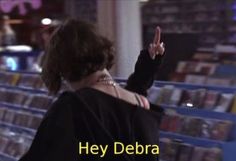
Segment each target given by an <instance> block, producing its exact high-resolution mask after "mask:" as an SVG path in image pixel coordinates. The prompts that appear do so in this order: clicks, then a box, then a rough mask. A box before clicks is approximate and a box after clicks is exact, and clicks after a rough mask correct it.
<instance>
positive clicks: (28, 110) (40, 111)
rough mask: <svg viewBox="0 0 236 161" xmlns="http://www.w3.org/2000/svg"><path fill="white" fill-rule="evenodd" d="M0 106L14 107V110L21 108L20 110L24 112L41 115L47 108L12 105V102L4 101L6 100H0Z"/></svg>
mask: <svg viewBox="0 0 236 161" xmlns="http://www.w3.org/2000/svg"><path fill="white" fill-rule="evenodd" d="M0 106H2V107H8V108H10V109H14V110H22V111H25V112H30V113H34V114H40V115H42V116H43V115H44V114H45V113H46V112H47V110H42V109H36V108H31V107H28V108H26V107H24V106H21V105H14V104H10V103H6V102H0Z"/></svg>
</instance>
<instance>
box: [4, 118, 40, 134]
mask: <svg viewBox="0 0 236 161" xmlns="http://www.w3.org/2000/svg"><path fill="white" fill-rule="evenodd" d="M0 126H4V127H8V128H10V129H13V130H16V131H21V132H24V133H27V134H30V135H32V136H33V135H35V133H36V130H34V129H31V128H27V127H23V126H18V125H14V124H11V123H6V122H2V121H0Z"/></svg>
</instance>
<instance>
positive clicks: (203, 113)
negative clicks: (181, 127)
mask: <svg viewBox="0 0 236 161" xmlns="http://www.w3.org/2000/svg"><path fill="white" fill-rule="evenodd" d="M160 106H161V107H162V108H164V109H173V110H175V111H177V112H178V113H179V114H183V115H191V116H196V117H207V118H212V119H220V120H229V121H233V122H234V123H236V115H235V114H232V113H227V112H216V111H212V110H205V109H198V108H189V107H182V106H174V105H165V104H160Z"/></svg>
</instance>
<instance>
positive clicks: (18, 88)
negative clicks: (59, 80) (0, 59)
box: [0, 84, 48, 94]
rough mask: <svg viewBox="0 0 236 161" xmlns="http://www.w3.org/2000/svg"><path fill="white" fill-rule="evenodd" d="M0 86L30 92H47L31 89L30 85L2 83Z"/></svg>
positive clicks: (45, 92)
mask: <svg viewBox="0 0 236 161" xmlns="http://www.w3.org/2000/svg"><path fill="white" fill-rule="evenodd" d="M0 88H7V89H13V90H21V91H25V92H30V93H37V94H47V93H48V92H47V91H46V90H40V89H33V88H30V87H20V86H11V85H4V84H0Z"/></svg>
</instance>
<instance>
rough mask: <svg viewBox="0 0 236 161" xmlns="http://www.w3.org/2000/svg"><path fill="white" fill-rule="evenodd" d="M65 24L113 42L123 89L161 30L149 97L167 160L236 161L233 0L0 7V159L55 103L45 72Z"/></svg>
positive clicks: (8, 1) (44, 0) (24, 145)
mask: <svg viewBox="0 0 236 161" xmlns="http://www.w3.org/2000/svg"><path fill="white" fill-rule="evenodd" d="M67 18H75V19H82V20H86V21H89V22H91V23H93V24H95V25H96V27H97V29H98V30H99V32H100V33H101V34H102V35H104V36H105V37H107V38H109V39H110V40H111V41H112V42H113V43H114V47H115V48H116V55H115V57H116V59H115V65H114V67H113V68H112V69H111V73H112V75H113V76H114V77H115V78H116V80H117V82H119V83H120V84H121V85H122V84H125V82H126V79H127V78H128V76H129V75H130V74H131V73H132V72H133V70H134V65H135V62H136V60H137V57H138V55H139V52H140V50H142V49H147V47H148V45H149V43H151V42H152V41H153V37H154V31H155V27H156V26H160V27H161V29H162V35H161V41H163V42H164V43H165V48H166V51H165V57H164V59H163V62H162V65H161V66H160V67H159V68H158V69H156V70H157V73H158V74H157V75H156V76H155V79H156V81H155V82H154V85H153V87H152V88H151V89H150V90H149V95H148V99H149V100H150V101H151V102H152V103H154V104H158V105H160V106H161V107H162V108H164V109H165V113H166V114H165V116H164V117H163V121H162V124H161V127H160V129H161V130H160V148H161V149H160V158H161V160H163V161H235V159H234V158H235V157H234V153H235V152H236V127H235V124H236V95H235V93H236V1H234V0H207V1H206V0H51V1H49V0H0V161H16V160H18V159H19V158H20V157H21V156H22V155H23V154H24V153H25V152H26V151H27V149H28V148H29V146H30V145H31V142H32V139H33V137H34V135H35V132H36V130H37V128H38V126H39V124H40V122H41V120H42V118H43V116H44V114H45V112H46V111H47V109H48V108H49V106H50V104H51V102H52V101H53V99H55V98H54V97H52V96H48V95H47V90H46V88H45V86H44V85H43V82H42V81H41V79H40V75H39V73H40V71H41V67H40V65H41V63H42V57H43V54H44V49H45V46H46V44H47V42H48V40H49V38H50V34H51V33H52V32H53V30H54V29H55V28H56V27H57V26H58V25H60V24H61V23H62V22H63V20H65V19H67ZM63 89H66V87H63ZM63 89H62V90H63ZM153 130H158V129H153Z"/></svg>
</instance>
